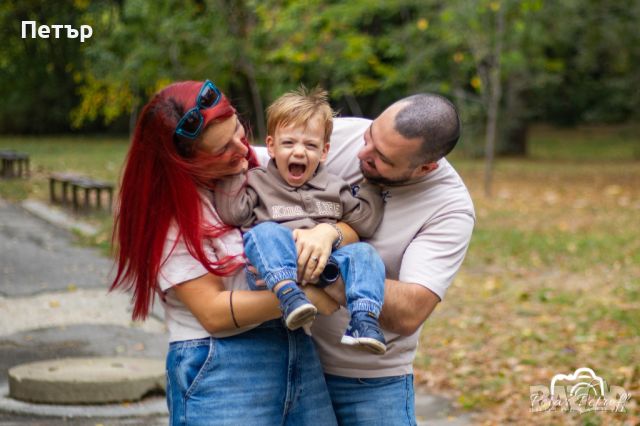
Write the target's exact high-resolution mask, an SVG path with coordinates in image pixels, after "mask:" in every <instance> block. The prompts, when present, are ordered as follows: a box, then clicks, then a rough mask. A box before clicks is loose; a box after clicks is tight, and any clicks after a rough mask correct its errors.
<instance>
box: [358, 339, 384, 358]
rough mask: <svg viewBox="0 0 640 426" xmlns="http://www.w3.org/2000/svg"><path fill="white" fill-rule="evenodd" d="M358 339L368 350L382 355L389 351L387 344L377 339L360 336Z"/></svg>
mask: <svg viewBox="0 0 640 426" xmlns="http://www.w3.org/2000/svg"><path fill="white" fill-rule="evenodd" d="M356 340H357V341H358V343H359V344H360V345H362V346H363V347H364V348H365V349H366V350H368V351H369V352H371V353H373V354H376V355H382V354H384V353H385V352H387V345H385V344H384V343H382V342H380V341H378V340H376V339H372V338H370V337H358V338H357V339H356Z"/></svg>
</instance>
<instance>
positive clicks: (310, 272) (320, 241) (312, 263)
mask: <svg viewBox="0 0 640 426" xmlns="http://www.w3.org/2000/svg"><path fill="white" fill-rule="evenodd" d="M293 239H294V240H295V241H296V249H297V251H298V282H299V283H301V284H304V283H315V282H316V281H318V277H319V276H320V274H321V273H322V271H323V270H324V267H325V266H326V265H327V260H329V256H330V255H331V249H332V248H333V242H334V241H335V240H337V239H338V231H336V229H335V228H334V227H333V226H331V225H329V224H326V223H320V224H318V225H316V226H315V227H314V228H312V229H294V231H293Z"/></svg>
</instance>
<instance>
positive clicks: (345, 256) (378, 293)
mask: <svg viewBox="0 0 640 426" xmlns="http://www.w3.org/2000/svg"><path fill="white" fill-rule="evenodd" d="M244 251H245V254H246V256H247V258H248V259H249V262H250V263H251V264H252V265H253V266H255V267H256V269H257V270H258V272H259V274H260V276H261V277H263V279H264V281H265V283H266V285H267V288H269V289H270V290H272V289H273V287H274V286H275V285H276V284H277V283H279V282H280V281H283V280H291V281H297V275H298V263H297V260H298V254H297V251H296V244H295V241H294V239H293V233H292V232H291V230H290V229H289V228H287V227H285V226H283V225H279V224H277V223H274V222H263V223H261V224H259V225H256V226H254V227H253V228H251V229H250V230H249V231H248V232H246V233H245V234H244ZM331 260H333V261H334V262H335V263H337V264H338V267H339V268H340V273H341V275H342V279H343V281H344V285H345V295H346V299H347V308H348V309H349V312H355V311H366V312H373V313H374V314H375V315H376V316H378V315H379V314H380V308H381V306H382V300H383V299H384V279H385V272H384V263H383V262H382V259H380V256H379V255H378V253H377V252H376V250H375V249H374V248H373V247H372V246H370V245H369V244H365V243H354V244H349V245H346V246H344V247H341V248H339V249H337V250H334V251H333V253H332V254H331ZM255 280H256V277H255V276H254V274H252V273H251V272H250V271H248V270H247V281H248V282H249V285H250V286H251V287H252V288H254V289H255V288H256V285H255Z"/></svg>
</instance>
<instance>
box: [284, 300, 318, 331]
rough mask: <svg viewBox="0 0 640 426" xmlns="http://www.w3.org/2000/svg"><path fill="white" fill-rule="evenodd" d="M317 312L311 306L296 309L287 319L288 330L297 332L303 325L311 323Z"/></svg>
mask: <svg viewBox="0 0 640 426" xmlns="http://www.w3.org/2000/svg"><path fill="white" fill-rule="evenodd" d="M317 313H318V310H317V309H316V307H315V306H313V305H311V304H306V305H302V306H299V307H297V308H296V309H294V310H293V311H291V313H290V314H289V316H288V317H287V320H286V324H287V328H288V329H289V330H297V329H299V328H300V327H302V326H303V325H305V324H307V323H310V322H313V320H314V319H315V318H316V314H317Z"/></svg>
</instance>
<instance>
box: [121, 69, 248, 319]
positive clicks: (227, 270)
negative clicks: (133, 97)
mask: <svg viewBox="0 0 640 426" xmlns="http://www.w3.org/2000/svg"><path fill="white" fill-rule="evenodd" d="M202 84H203V82H196V81H187V82H180V83H174V84H171V85H170V86H168V87H166V88H165V89H163V90H162V91H160V92H159V93H158V94H156V95H155V96H154V97H153V98H152V99H151V101H149V103H148V104H147V105H145V107H144V108H143V110H142V112H141V114H140V118H139V119H138V122H137V124H136V128H135V132H134V135H133V139H132V142H131V146H130V148H129V152H128V154H127V158H126V162H125V166H124V172H123V176H122V183H121V187H120V193H119V196H118V209H117V210H116V214H115V218H114V225H115V226H114V231H113V236H112V243H113V246H114V247H115V248H116V250H115V251H116V256H115V257H116V264H117V273H116V277H115V278H114V280H113V282H112V283H111V287H110V291H111V290H114V289H116V288H124V289H126V290H133V314H132V317H133V319H144V318H146V317H147V315H148V314H149V310H150V308H151V306H152V305H153V300H154V295H155V293H156V292H157V291H158V290H159V287H158V273H159V271H160V267H161V266H162V265H161V263H162V260H163V259H162V254H163V249H164V246H165V242H166V238H167V233H168V231H169V227H170V226H171V225H172V223H173V224H175V226H177V228H178V237H177V238H178V239H180V238H182V239H183V240H184V242H185V244H186V246H187V249H188V250H189V253H191V255H192V256H193V257H195V258H196V259H198V260H199V261H200V263H202V265H203V266H204V267H205V268H206V269H207V270H208V271H209V272H211V273H213V274H216V275H220V276H229V275H232V274H233V273H234V272H235V271H236V270H237V269H238V268H240V267H241V266H242V265H243V262H242V261H241V260H239V259H238V257H239V256H225V257H223V258H221V259H218V260H212V259H209V258H208V257H207V255H206V254H205V251H204V248H203V243H204V240H205V238H217V237H220V236H222V235H223V234H225V233H227V232H229V231H231V230H233V229H234V228H233V227H231V226H228V225H225V224H223V223H218V224H207V223H205V222H204V220H203V217H202V201H201V198H200V194H199V192H198V189H199V188H202V187H205V188H210V189H213V188H214V186H215V180H216V179H219V178H221V177H223V176H225V175H227V174H229V170H230V169H231V167H229V165H230V163H232V162H233V161H237V158H233V157H232V156H231V155H230V154H222V155H216V156H213V155H210V154H207V153H205V152H203V151H201V150H197V145H198V144H199V143H200V138H198V139H196V140H190V139H186V138H182V137H180V136H177V135H175V134H174V132H175V128H176V125H177V124H178V121H179V120H180V118H181V117H182V116H183V115H184V113H185V112H186V111H187V110H188V109H190V108H192V107H193V106H194V105H195V103H196V97H197V96H198V93H199V91H200V88H201V87H202ZM201 113H202V115H203V116H204V123H203V129H202V131H201V134H202V132H203V131H204V128H205V127H206V126H208V125H210V124H213V123H216V122H218V121H222V120H225V119H228V118H230V117H232V116H233V115H234V114H235V109H234V108H233V107H232V106H231V104H230V103H229V101H228V100H227V98H226V97H225V96H224V95H223V96H222V98H221V99H220V101H219V102H218V104H217V105H216V106H214V107H212V108H208V109H205V110H201ZM244 142H245V144H246V145H247V146H248V143H247V142H246V140H245V141H244ZM247 160H248V161H249V167H255V166H256V165H257V159H256V156H255V153H254V151H253V150H252V149H249V151H248V154H247Z"/></svg>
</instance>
